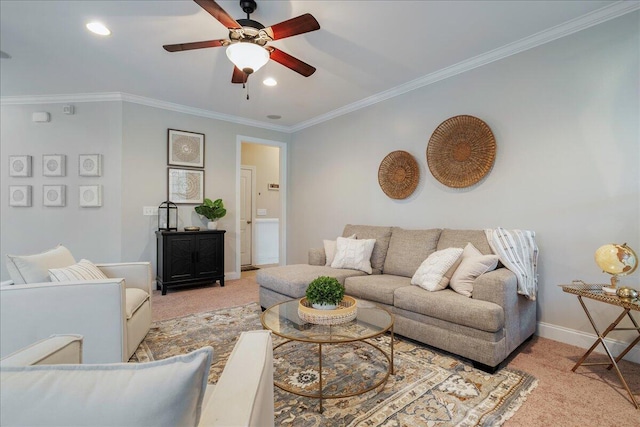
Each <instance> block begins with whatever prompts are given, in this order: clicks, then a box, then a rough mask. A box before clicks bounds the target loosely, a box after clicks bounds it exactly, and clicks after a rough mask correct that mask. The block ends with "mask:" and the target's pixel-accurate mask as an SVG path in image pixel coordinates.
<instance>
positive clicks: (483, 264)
mask: <svg viewBox="0 0 640 427" xmlns="http://www.w3.org/2000/svg"><path fill="white" fill-rule="evenodd" d="M497 266H498V255H482V252H480V251H479V250H478V249H477V248H476V247H475V246H473V245H472V244H471V243H467V246H465V248H464V251H463V252H462V262H460V265H459V266H458V268H457V269H456V271H455V272H454V273H453V276H452V277H451V282H450V283H449V286H451V289H453V290H454V291H456V292H457V293H459V294H461V295H464V296H466V297H471V294H472V293H473V282H474V281H475V280H476V278H478V276H480V275H481V274H484V273H486V272H487V271H491V270H494V269H495V268H496V267H497Z"/></svg>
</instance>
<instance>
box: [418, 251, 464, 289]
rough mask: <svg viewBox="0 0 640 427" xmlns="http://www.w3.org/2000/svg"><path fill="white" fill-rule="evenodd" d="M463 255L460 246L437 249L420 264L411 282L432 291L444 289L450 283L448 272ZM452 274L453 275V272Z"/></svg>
mask: <svg viewBox="0 0 640 427" xmlns="http://www.w3.org/2000/svg"><path fill="white" fill-rule="evenodd" d="M461 255H462V249H460V248H447V249H443V250H441V251H435V252H434V253H432V254H431V255H429V256H428V257H427V259H425V260H424V261H423V262H422V264H420V267H418V269H417V270H416V272H415V274H414V275H413V277H412V278H411V284H412V285H418V286H420V287H421V288H422V289H426V290H427V291H431V292H433V291H441V290H443V289H444V288H446V287H447V285H448V284H449V277H447V276H446V274H448V273H449V271H450V270H452V267H453V266H454V265H455V264H457V263H458V259H460V256H461ZM451 274H452V275H453V272H452V273H451Z"/></svg>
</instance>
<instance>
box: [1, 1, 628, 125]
mask: <svg viewBox="0 0 640 427" xmlns="http://www.w3.org/2000/svg"><path fill="white" fill-rule="evenodd" d="M639 9H640V1H636V0H621V1H618V2H616V3H612V4H611V5H608V6H605V7H603V8H601V9H598V10H595V11H593V12H591V13H588V14H586V15H584V16H581V17H579V18H576V19H573V20H571V21H567V22H565V23H563V24H560V25H557V26H555V27H552V28H550V29H548V30H544V31H541V32H539V33H536V34H533V35H531V36H528V37H525V38H523V39H520V40H518V41H516V42H513V43H509V44H507V45H505V46H502V47H500V48H498V49H494V50H491V51H489V52H485V53H483V54H480V55H478V56H475V57H473V58H469V59H467V60H465V61H462V62H459V63H457V64H454V65H452V66H450V67H446V68H443V69H441V70H438V71H436V72H433V73H430V74H427V75H425V76H422V77H420V78H417V79H415V80H412V81H410V82H407V83H405V84H402V85H400V86H396V87H395V88H392V89H389V90H386V91H383V92H380V93H377V94H375V95H372V96H369V97H367V98H364V99H361V100H360V101H356V102H353V103H351V104H348V105H345V106H344V107H340V108H337V109H335V110H333V111H330V112H328V113H326V114H322V115H320V116H317V117H314V118H312V119H310V120H306V121H304V122H301V123H298V124H297V125H293V126H278V125H273V124H271V123H265V122H261V121H257V120H250V119H244V118H242V117H237V116H231V115H228V114H222V113H218V112H215V111H210V110H204V109H201V108H194V107H189V106H186V105H181V104H176V103H173V102H167V101H161V100H157V99H152V98H146V97H143V96H138V95H131V94H128V93H121V92H106V93H78V94H68V95H33V96H2V97H0V105H19V104H60V103H71V102H104V101H122V102H131V103H134V104H140V105H146V106H149V107H155V108H161V109H164V110H171V111H176V112H179V113H184V114H191V115H194V116H199V117H206V118H210V119H216V120H222V121H225V122H231V123H236V124H240V125H245V126H252V127H256V128H262V129H268V130H273V131H278V132H283V133H294V132H297V131H300V130H302V129H305V128H308V127H311V126H314V125H317V124H320V123H322V122H326V121H328V120H331V119H334V118H336V117H339V116H342V115H345V114H348V113H351V112H353V111H356V110H360V109H362V108H365V107H368V106H370V105H374V104H377V103H378V102H382V101H385V100H387V99H390V98H393V97H396V96H399V95H402V94H404V93H407V92H411V91H413V90H416V89H419V88H421V87H424V86H428V85H430V84H433V83H436V82H439V81H440V80H444V79H447V78H449V77H453V76H456V75H458V74H461V73H464V72H467V71H470V70H473V69H474V68H478V67H481V66H483V65H486V64H489V63H492V62H495V61H499V60H501V59H504V58H507V57H509V56H511V55H515V54H517V53H520V52H523V51H525V50H529V49H532V48H534V47H537V46H540V45H543V44H545V43H549V42H552V41H554V40H557V39H559V38H562V37H565V36H568V35H571V34H573V33H576V32H578V31H582V30H584V29H587V28H590V27H593V26H595V25H598V24H601V23H603V22H606V21H609V20H611V19H614V18H617V17H619V16H622V15H625V14H627V13H631V12H635V11H637V10H639Z"/></svg>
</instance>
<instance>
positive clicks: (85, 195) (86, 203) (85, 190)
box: [78, 185, 102, 208]
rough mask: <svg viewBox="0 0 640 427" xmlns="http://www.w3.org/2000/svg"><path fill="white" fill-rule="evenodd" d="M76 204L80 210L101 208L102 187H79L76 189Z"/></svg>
mask: <svg viewBox="0 0 640 427" xmlns="http://www.w3.org/2000/svg"><path fill="white" fill-rule="evenodd" d="M78 202H79V204H80V207H81V208H99V207H101V206H102V185H81V186H79V187H78Z"/></svg>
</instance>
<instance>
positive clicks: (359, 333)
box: [260, 299, 394, 412]
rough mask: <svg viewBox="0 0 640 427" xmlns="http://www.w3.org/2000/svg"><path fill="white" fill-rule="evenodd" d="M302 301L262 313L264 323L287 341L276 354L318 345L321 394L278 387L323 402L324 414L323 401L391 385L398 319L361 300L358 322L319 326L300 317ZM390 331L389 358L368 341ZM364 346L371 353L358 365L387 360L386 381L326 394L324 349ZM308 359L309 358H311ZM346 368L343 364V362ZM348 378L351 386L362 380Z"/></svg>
mask: <svg viewBox="0 0 640 427" xmlns="http://www.w3.org/2000/svg"><path fill="white" fill-rule="evenodd" d="M299 301H300V300H299V299H296V300H291V301H285V302H283V303H280V304H276V305H274V306H272V307H270V308H268V309H267V310H265V311H264V312H263V313H262V316H261V317H260V321H261V322H262V326H263V327H264V328H265V329H269V330H270V331H271V332H273V333H274V334H275V335H278V336H280V337H282V338H284V341H283V342H281V343H278V344H276V346H275V347H274V348H273V349H274V351H275V350H277V349H279V348H281V350H282V347H283V346H286V345H287V344H289V343H309V344H312V345H314V347H315V345H317V358H318V364H317V366H318V376H317V377H318V378H317V381H318V386H317V389H318V391H317V393H314V392H308V391H305V390H300V389H296V388H293V387H289V386H287V385H286V383H285V382H284V381H280V380H278V379H276V380H275V381H274V383H275V385H276V387H279V388H281V389H282V390H285V391H287V392H290V393H294V394H297V395H299V396H306V397H314V398H318V399H319V400H320V412H322V400H323V399H337V398H346V397H350V396H355V395H359V394H363V393H366V392H368V391H370V390H373V389H375V388H378V387H380V386H381V385H383V384H384V383H386V382H387V379H388V378H389V375H390V374H393V373H394V370H393V322H394V318H393V315H392V314H391V313H389V312H388V311H387V310H385V309H383V308H380V307H378V306H376V305H375V304H372V303H368V302H365V301H361V300H357V307H358V313H357V316H356V318H355V319H354V320H352V321H350V322H347V323H342V324H339V325H316V324H312V323H307V322H305V321H304V320H302V319H300V317H299V316H298V304H299ZM387 331H389V332H390V333H391V344H390V350H389V354H387V353H386V352H385V351H384V350H382V349H381V348H380V347H379V346H378V345H376V344H375V343H373V342H371V340H369V341H367V340H368V339H369V338H376V337H378V336H381V335H383V334H385V333H386V332H387ZM356 342H357V343H362V344H364V345H363V346H362V347H363V348H362V349H361V350H360V351H366V350H365V349H366V348H368V349H369V350H370V351H369V352H367V354H365V355H364V357H362V356H361V357H360V358H359V359H358V362H362V359H375V354H378V355H382V356H383V361H384V362H383V363H384V364H385V365H386V371H385V372H383V373H381V376H382V378H380V379H378V378H376V380H374V381H372V383H369V384H367V383H365V382H363V383H362V384H351V385H350V386H349V387H348V390H347V391H339V390H336V389H335V387H333V386H332V387H331V390H325V389H324V387H323V378H322V377H323V371H322V370H323V354H322V347H323V345H339V344H349V343H356ZM284 353H285V355H284V356H283V357H286V352H284ZM311 356H316V355H315V354H309V357H311ZM307 359H308V357H307ZM340 364H342V361H341V362H340ZM350 377H351V378H348V380H349V381H350V382H357V381H358V380H359V379H361V378H359V376H357V375H352V376H350Z"/></svg>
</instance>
